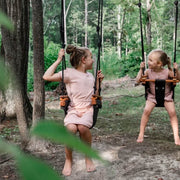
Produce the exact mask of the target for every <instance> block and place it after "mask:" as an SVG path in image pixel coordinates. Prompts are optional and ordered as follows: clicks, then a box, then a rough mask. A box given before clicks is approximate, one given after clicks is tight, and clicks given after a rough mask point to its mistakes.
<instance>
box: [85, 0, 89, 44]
mask: <svg viewBox="0 0 180 180" xmlns="http://www.w3.org/2000/svg"><path fill="white" fill-rule="evenodd" d="M84 5H85V11H84V13H85V14H84V15H85V18H84V27H85V39H84V46H85V47H87V44H88V43H87V41H88V30H87V26H88V20H87V19H88V2H87V0H84Z"/></svg>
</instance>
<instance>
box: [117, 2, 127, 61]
mask: <svg viewBox="0 0 180 180" xmlns="http://www.w3.org/2000/svg"><path fill="white" fill-rule="evenodd" d="M125 12H126V11H125V10H123V12H122V13H121V6H120V5H119V6H118V16H117V19H118V32H117V36H118V40H117V50H118V56H119V58H121V56H122V52H121V47H122V33H123V24H124V20H125ZM121 14H122V17H121Z"/></svg>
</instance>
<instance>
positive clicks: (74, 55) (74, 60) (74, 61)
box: [66, 45, 89, 68]
mask: <svg viewBox="0 0 180 180" xmlns="http://www.w3.org/2000/svg"><path fill="white" fill-rule="evenodd" d="M87 51H89V49H88V48H86V47H76V46H73V45H68V46H67V48H66V53H67V54H70V63H71V65H72V66H73V67H74V68H77V67H78V66H79V64H80V62H81V59H82V57H85V58H86V57H87Z"/></svg>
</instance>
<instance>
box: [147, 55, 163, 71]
mask: <svg viewBox="0 0 180 180" xmlns="http://www.w3.org/2000/svg"><path fill="white" fill-rule="evenodd" d="M161 66H162V62H161V61H160V60H159V56H158V54H157V53H151V54H150V55H149V57H148V68H149V69H157V68H160V67H161Z"/></svg>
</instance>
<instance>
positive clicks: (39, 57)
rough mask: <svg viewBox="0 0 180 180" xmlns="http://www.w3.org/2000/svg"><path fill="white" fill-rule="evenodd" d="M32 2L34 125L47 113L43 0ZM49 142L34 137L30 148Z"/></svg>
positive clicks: (38, 147) (42, 145) (43, 145)
mask: <svg viewBox="0 0 180 180" xmlns="http://www.w3.org/2000/svg"><path fill="white" fill-rule="evenodd" d="M31 2H32V22H33V23H32V27H33V60H34V99H33V124H32V126H33V127H34V126H35V125H36V124H37V123H38V122H39V121H41V120H43V119H44V115H45V89H44V80H43V78H42V77H43V74H44V40H43V6H42V0H39V1H36V0H31ZM46 146H47V143H46V142H45V141H43V140H40V139H38V138H35V137H33V138H32V139H31V142H30V143H29V149H31V150H38V151H47V149H46Z"/></svg>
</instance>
